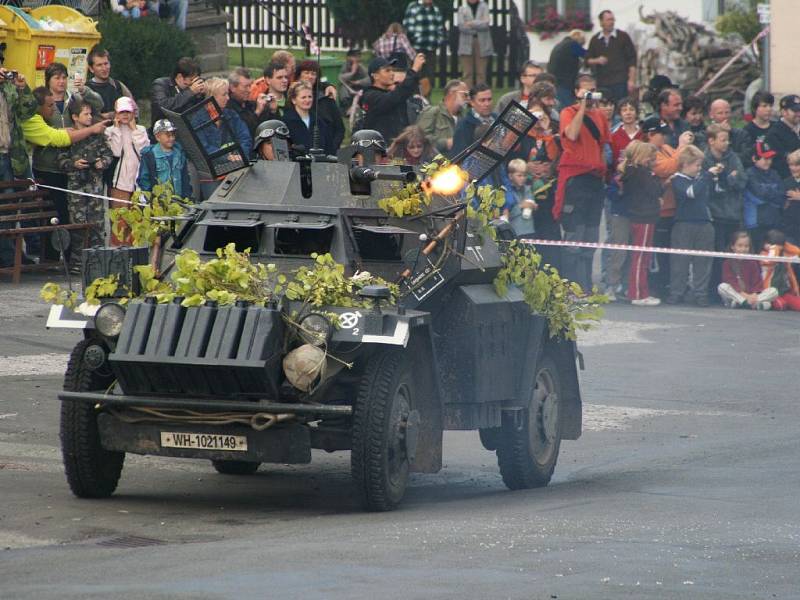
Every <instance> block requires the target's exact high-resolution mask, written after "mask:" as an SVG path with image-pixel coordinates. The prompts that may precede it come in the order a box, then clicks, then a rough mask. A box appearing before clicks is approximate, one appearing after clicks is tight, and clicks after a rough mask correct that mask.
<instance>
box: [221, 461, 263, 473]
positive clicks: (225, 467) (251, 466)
mask: <svg viewBox="0 0 800 600" xmlns="http://www.w3.org/2000/svg"><path fill="white" fill-rule="evenodd" d="M211 464H212V465H213V466H214V468H215V469H216V470H217V473H222V474H223V475H252V474H253V473H255V472H256V471H258V467H260V466H261V463H257V462H247V461H244V460H212V461H211Z"/></svg>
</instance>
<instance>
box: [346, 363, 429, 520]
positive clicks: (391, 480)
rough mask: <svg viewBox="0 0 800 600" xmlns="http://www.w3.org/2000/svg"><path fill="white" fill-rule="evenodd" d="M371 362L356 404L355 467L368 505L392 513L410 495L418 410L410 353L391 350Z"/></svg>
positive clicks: (352, 460)
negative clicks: (408, 492) (409, 484)
mask: <svg viewBox="0 0 800 600" xmlns="http://www.w3.org/2000/svg"><path fill="white" fill-rule="evenodd" d="M368 360H369V362H368V364H367V366H366V369H365V371H364V375H363V376H362V379H361V384H360V387H359V390H358V395H357V398H356V402H355V406H354V407H353V432H352V436H353V440H352V453H351V458H350V468H351V473H352V476H353V482H354V483H355V486H356V489H357V492H358V495H359V496H360V499H361V503H362V504H363V506H364V507H365V508H366V509H367V510H372V511H387V510H393V509H394V508H396V507H397V505H398V504H399V503H400V501H401V500H402V499H403V496H404V495H405V491H406V486H407V484H408V474H409V470H410V466H411V463H412V462H413V460H414V452H415V448H416V443H417V437H418V432H419V413H418V412H417V411H416V410H414V402H415V396H414V395H415V385H414V378H413V376H412V369H411V361H410V360H409V359H408V357H407V356H406V355H405V354H403V353H402V352H397V351H391V350H390V351H380V352H378V353H376V354H374V355H373V356H371V357H370V358H369V359H368Z"/></svg>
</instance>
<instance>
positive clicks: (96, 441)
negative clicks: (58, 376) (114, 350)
mask: <svg viewBox="0 0 800 600" xmlns="http://www.w3.org/2000/svg"><path fill="white" fill-rule="evenodd" d="M94 343H96V342H93V341H91V340H83V341H81V342H79V343H78V344H77V345H76V346H75V348H73V350H72V354H70V357H69V363H68V365H67V372H66V374H65V375H64V389H65V390H67V391H70V392H105V391H106V390H107V389H108V387H109V386H110V385H111V384H112V383H113V382H114V378H113V376H112V375H110V374H108V375H102V374H99V373H98V372H97V371H91V370H89V368H88V367H87V366H86V363H85V361H84V352H85V351H86V348H87V347H88V346H90V345H92V344H94ZM97 414H98V412H97V410H95V408H94V405H93V404H91V403H88V402H71V401H70V402H62V403H61V426H60V437H61V453H62V455H63V457H64V471H65V472H66V475H67V483H69V487H70V489H71V490H72V493H73V494H75V495H76V496H78V497H79V498H107V497H108V496H110V495H111V494H113V493H114V490H116V489H117V483H118V482H119V478H120V474H121V473H122V465H123V463H124V462H125V453H124V452H112V451H110V450H106V449H105V448H103V446H102V445H101V444H100V432H99V430H98V428H97Z"/></svg>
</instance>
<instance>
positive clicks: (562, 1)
mask: <svg viewBox="0 0 800 600" xmlns="http://www.w3.org/2000/svg"><path fill="white" fill-rule="evenodd" d="M547 8H555V9H556V10H557V11H558V12H559V14H561V15H563V14H564V13H567V12H573V11H576V10H580V11H583V12H587V13H588V12H589V11H590V10H591V8H592V2H591V0H526V2H525V17H526V20H529V19H531V18H532V17H533V16H534V15H535V14H538V13H540V12H542V11H544V10H545V9H547Z"/></svg>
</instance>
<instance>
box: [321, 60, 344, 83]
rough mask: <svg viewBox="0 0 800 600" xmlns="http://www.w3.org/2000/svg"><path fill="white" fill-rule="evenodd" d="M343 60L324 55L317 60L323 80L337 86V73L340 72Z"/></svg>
mask: <svg viewBox="0 0 800 600" xmlns="http://www.w3.org/2000/svg"><path fill="white" fill-rule="evenodd" d="M343 64H344V60H343V59H341V58H339V57H338V56H325V55H324V54H323V55H322V56H321V57H320V59H319V66H320V69H321V70H322V77H323V79H327V80H328V82H329V83H332V84H333V85H335V86H337V87H338V85H339V71H341V70H342V65H343Z"/></svg>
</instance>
